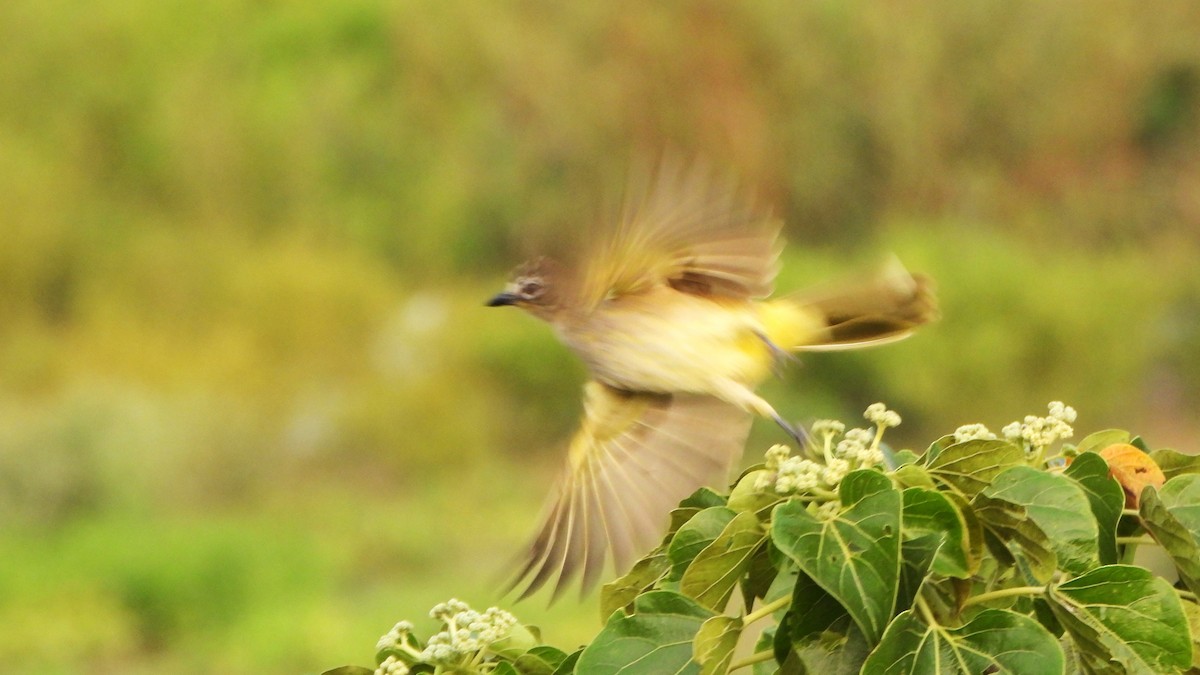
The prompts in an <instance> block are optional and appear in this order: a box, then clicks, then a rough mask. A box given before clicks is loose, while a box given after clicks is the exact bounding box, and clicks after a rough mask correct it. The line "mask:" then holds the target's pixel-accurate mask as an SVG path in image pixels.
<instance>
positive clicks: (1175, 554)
mask: <svg viewBox="0 0 1200 675" xmlns="http://www.w3.org/2000/svg"><path fill="white" fill-rule="evenodd" d="M1190 477H1191V476H1190V475H1185V476H1181V477H1178V478H1172V479H1171V481H1170V482H1174V481H1182V480H1186V479H1188V478H1190ZM1163 488H1164V489H1166V485H1164V486H1163ZM1184 513H1187V511H1184ZM1138 514H1139V515H1140V516H1141V521H1142V525H1143V526H1144V527H1145V528H1146V531H1148V532H1149V533H1150V536H1152V537H1154V540H1155V541H1157V542H1158V543H1159V544H1160V545H1161V546H1162V547H1163V550H1164V551H1166V552H1167V555H1169V556H1171V560H1172V561H1173V562H1174V563H1175V569H1176V571H1177V572H1178V573H1179V579H1180V580H1181V581H1183V583H1184V584H1185V585H1186V586H1187V587H1188V588H1189V589H1190V590H1191V591H1192V592H1193V593H1200V541H1198V540H1197V538H1196V533H1195V532H1194V531H1193V530H1192V529H1191V528H1189V527H1188V526H1187V525H1186V524H1184V523H1183V522H1181V521H1180V520H1179V518H1177V517H1176V516H1175V513H1174V511H1173V509H1172V508H1171V507H1169V506H1168V505H1167V504H1166V502H1164V500H1163V498H1162V496H1161V494H1160V493H1159V491H1158V490H1155V489H1154V487H1153V486H1146V489H1144V490H1142V495H1141V497H1139V498H1138Z"/></svg>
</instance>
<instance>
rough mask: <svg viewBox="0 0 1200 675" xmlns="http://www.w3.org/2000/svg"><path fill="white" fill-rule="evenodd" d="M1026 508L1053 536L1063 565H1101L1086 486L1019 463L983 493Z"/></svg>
mask: <svg viewBox="0 0 1200 675" xmlns="http://www.w3.org/2000/svg"><path fill="white" fill-rule="evenodd" d="M982 494H984V495H986V496H987V497H990V498H992V499H1001V500H1004V501H1006V502H1009V503H1011V504H1017V505H1019V506H1023V507H1024V508H1025V513H1026V515H1027V516H1028V517H1029V519H1031V520H1032V521H1033V522H1035V523H1037V525H1038V527H1039V528H1041V530H1042V531H1043V532H1045V533H1046V535H1047V536H1048V537H1049V540H1050V548H1051V550H1053V551H1054V553H1055V555H1056V556H1057V557H1058V565H1059V567H1061V568H1063V569H1064V570H1067V571H1068V572H1072V573H1074V574H1080V573H1083V572H1086V571H1087V570H1090V569H1092V568H1094V567H1096V566H1098V565H1099V564H1100V554H1099V550H1098V548H1097V543H1096V540H1097V538H1098V537H1099V529H1098V527H1097V525H1096V518H1095V517H1094V516H1093V515H1092V507H1091V504H1090V503H1089V502H1088V498H1087V494H1085V493H1084V491H1083V488H1081V487H1079V485H1078V484H1077V483H1075V482H1074V481H1072V480H1071V479H1069V478H1066V477H1063V476H1060V475H1057V474H1053V473H1049V472H1047V471H1042V470H1040V469H1035V468H1033V467H1031V466H1015V467H1013V468H1011V469H1008V470H1006V471H1004V472H1003V473H1001V474H1000V475H998V476H996V479H995V480H994V481H993V482H992V484H991V486H989V487H988V488H986V489H985V490H984V491H983V493H982Z"/></svg>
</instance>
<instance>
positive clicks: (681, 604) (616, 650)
mask: <svg viewBox="0 0 1200 675" xmlns="http://www.w3.org/2000/svg"><path fill="white" fill-rule="evenodd" d="M712 616H713V613H712V612H710V611H709V610H707V609H705V608H704V607H702V606H700V605H699V604H697V603H696V602H695V601H694V600H692V599H691V598H688V597H687V596H684V595H680V594H679V593H674V592H671V591H650V592H649V593H644V594H642V595H640V596H638V598H637V600H635V601H634V612H633V614H630V615H626V614H623V613H621V612H614V613H613V615H612V616H611V617H609V619H608V623H606V624H605V625H604V628H603V629H601V631H600V633H599V634H598V635H596V638H595V639H594V640H593V641H592V643H591V644H590V645H588V646H587V647H585V648H584V650H583V653H582V654H580V655H579V661H578V662H577V663H576V665H575V670H576V672H579V673H588V674H589V675H592V674H595V675H609V674H615V673H620V674H621V675H640V674H643V673H644V674H645V675H659V674H660V673H662V674H668V673H699V672H700V666H699V665H698V664H696V662H695V661H693V660H692V641H693V640H695V639H696V633H697V632H698V631H699V630H700V626H701V625H702V624H703V623H704V622H705V621H707V620H708V619H709V618H711V617H712Z"/></svg>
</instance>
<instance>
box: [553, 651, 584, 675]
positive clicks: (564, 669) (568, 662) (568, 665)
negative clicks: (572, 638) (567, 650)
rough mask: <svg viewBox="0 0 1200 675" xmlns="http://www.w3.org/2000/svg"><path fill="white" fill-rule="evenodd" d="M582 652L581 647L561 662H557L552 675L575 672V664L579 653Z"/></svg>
mask: <svg viewBox="0 0 1200 675" xmlns="http://www.w3.org/2000/svg"><path fill="white" fill-rule="evenodd" d="M582 653H583V649H582V648H581V649H576V650H575V651H574V652H572V653H571V654H569V655H568V656H567V658H565V659H563V662H562V663H560V664H558V667H557V668H555V669H554V675H572V673H574V672H575V664H576V663H578V662H579V655H580V654H582Z"/></svg>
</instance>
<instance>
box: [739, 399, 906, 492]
mask: <svg viewBox="0 0 1200 675" xmlns="http://www.w3.org/2000/svg"><path fill="white" fill-rule="evenodd" d="M863 417H865V418H866V419H867V420H868V421H870V422H873V423H874V424H875V427H876V428H875V430H874V431H871V430H868V429H850V430H849V431H847V430H846V425H845V424H843V423H841V422H839V421H837V420H817V421H815V422H813V424H812V433H811V437H812V439H813V441H814V444H815V446H816V447H813V446H811V445H810V446H809V447H808V448H807V451H808V452H809V455H810V456H812V457H816V458H817V459H819V460H823V461H814V460H813V459H809V458H808V457H802V456H792V454H791V450H790V449H789V448H788V447H787V446H786V445H775V446H772V447H771V449H770V450H767V454H766V462H765V464H766V467H765V468H766V472H765V473H763V475H762V476H760V477H759V478H758V479H757V481H756V482H755V488H756V489H759V490H766V489H772V490H774V491H775V492H778V493H780V494H793V493H796V492H803V491H805V490H811V489H813V488H817V487H822V488H834V487H837V485H838V484H839V483H841V482H842V479H843V478H845V477H846V474H848V473H850V472H851V471H853V470H854V469H858V468H862V467H869V466H877V465H879V464H882V463H883V451H882V450H880V449H879V440H880V438H881V437H882V435H883V431H884V430H885V429H888V428H890V427H894V426H897V425H899V424H900V415H898V414H896V413H895V412H894V411H891V410H888V409H887V406H885V405H883V404H882V403H875V404H872V405H871V406H870V407H868V408H867V410H866V412H865V413H864V414H863ZM843 434H844V435H843ZM838 436H841V437H842V438H841V440H838V441H837V442H836V443H835V442H834V441H835V439H837V437H838Z"/></svg>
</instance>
